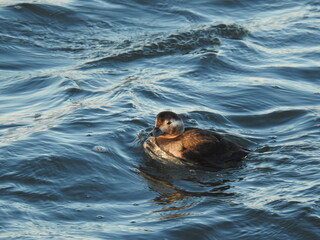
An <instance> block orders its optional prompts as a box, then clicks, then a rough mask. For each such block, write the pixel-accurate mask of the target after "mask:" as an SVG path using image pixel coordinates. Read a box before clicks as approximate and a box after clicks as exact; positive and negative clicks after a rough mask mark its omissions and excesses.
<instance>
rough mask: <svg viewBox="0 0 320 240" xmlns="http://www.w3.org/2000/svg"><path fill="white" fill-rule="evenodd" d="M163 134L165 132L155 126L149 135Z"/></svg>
mask: <svg viewBox="0 0 320 240" xmlns="http://www.w3.org/2000/svg"><path fill="white" fill-rule="evenodd" d="M164 134H165V133H164V132H162V131H161V130H160V128H158V127H155V128H153V130H152V132H151V133H150V136H152V137H158V136H160V135H164Z"/></svg>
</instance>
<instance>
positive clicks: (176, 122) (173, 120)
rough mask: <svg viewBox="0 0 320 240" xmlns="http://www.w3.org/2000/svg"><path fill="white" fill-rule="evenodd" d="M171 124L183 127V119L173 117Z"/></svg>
mask: <svg viewBox="0 0 320 240" xmlns="http://www.w3.org/2000/svg"><path fill="white" fill-rule="evenodd" d="M170 122H171V126H172V127H174V128H175V127H183V122H182V121H181V120H176V119H171V120H170Z"/></svg>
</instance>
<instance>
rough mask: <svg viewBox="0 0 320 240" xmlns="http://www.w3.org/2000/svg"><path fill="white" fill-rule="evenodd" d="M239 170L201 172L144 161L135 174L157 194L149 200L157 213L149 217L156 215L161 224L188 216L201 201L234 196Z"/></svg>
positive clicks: (206, 170)
mask: <svg viewBox="0 0 320 240" xmlns="http://www.w3.org/2000/svg"><path fill="white" fill-rule="evenodd" d="M239 168H241V167H237V168H232V169H222V170H221V169H220V170H218V169H201V168H195V167H190V166H181V165H174V164H162V163H159V162H156V161H154V160H150V159H145V161H144V163H143V164H141V165H140V166H139V167H138V173H139V175H140V176H142V177H143V178H144V179H145V180H146V182H147V185H148V187H149V189H150V190H151V191H153V192H156V193H157V196H156V197H155V198H153V199H151V202H152V203H154V204H155V205H156V206H157V207H156V208H157V209H156V210H153V211H152V212H151V214H159V215H160V219H161V220H169V219H173V218H180V217H185V216H188V215H192V214H191V213H190V209H192V208H193V207H195V205H197V204H198V203H199V202H201V201H202V198H207V197H209V198H216V199H217V201H221V200H222V201H224V200H225V199H226V198H227V199H229V198H232V197H234V196H236V195H237V193H235V192H233V191H232V183H233V182H236V181H241V180H242V179H243V178H241V177H238V176H237V174H235V173H236V172H237V169H239Z"/></svg>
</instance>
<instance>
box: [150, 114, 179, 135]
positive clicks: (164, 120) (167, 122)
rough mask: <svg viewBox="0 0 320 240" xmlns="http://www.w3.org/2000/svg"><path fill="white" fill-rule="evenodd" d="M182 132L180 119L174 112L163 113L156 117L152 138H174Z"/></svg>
mask: <svg viewBox="0 0 320 240" xmlns="http://www.w3.org/2000/svg"><path fill="white" fill-rule="evenodd" d="M183 132H184V124H183V121H182V119H181V118H180V117H179V116H178V115H177V114H176V113H174V112H170V111H165V112H160V113H159V114H158V115H157V118H156V122H155V125H154V128H153V131H152V132H151V133H150V135H151V136H153V137H162V138H175V137H177V136H179V135H180V134H182V133H183Z"/></svg>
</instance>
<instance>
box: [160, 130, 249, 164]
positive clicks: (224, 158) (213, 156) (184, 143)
mask: <svg viewBox="0 0 320 240" xmlns="http://www.w3.org/2000/svg"><path fill="white" fill-rule="evenodd" d="M156 144H157V145H158V146H159V148H160V149H162V150H163V151H164V152H166V153H168V154H170V155H172V156H175V157H177V158H179V159H182V160H184V161H186V162H188V163H192V164H193V165H200V166H209V167H215V168H226V167H231V166H235V165H236V164H237V163H238V162H239V161H240V160H241V159H242V158H244V157H246V156H247V155H248V153H249V151H248V150H246V149H244V148H242V147H240V146H239V145H238V144H236V143H234V142H232V141H230V140H229V139H227V138H225V137H224V136H222V135H221V134H219V133H216V132H212V131H208V130H202V129H198V128H187V129H186V130H185V132H184V133H183V134H181V135H180V136H178V137H176V138H173V139H172V138H156Z"/></svg>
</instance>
